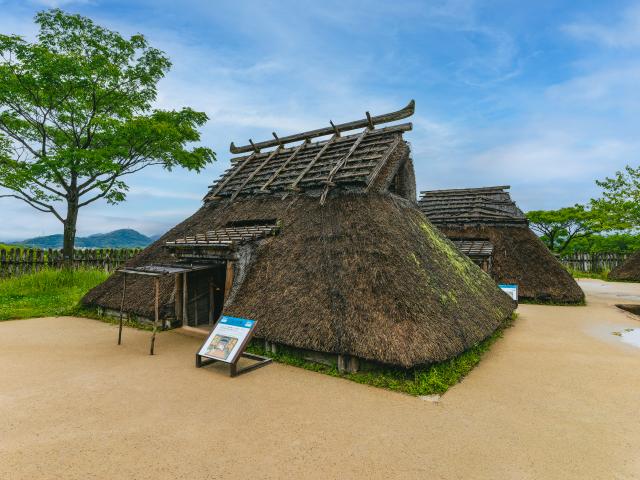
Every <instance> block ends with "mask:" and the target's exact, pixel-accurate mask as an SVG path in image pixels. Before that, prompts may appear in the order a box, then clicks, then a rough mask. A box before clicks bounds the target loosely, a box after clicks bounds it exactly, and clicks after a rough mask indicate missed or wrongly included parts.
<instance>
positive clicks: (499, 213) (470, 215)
mask: <svg viewBox="0 0 640 480" xmlns="http://www.w3.org/2000/svg"><path fill="white" fill-rule="evenodd" d="M509 188H510V187H509V186H508V185H505V186H499V187H484V188H462V189H452V190H430V191H425V192H421V198H420V201H419V204H420V209H421V210H422V211H423V212H424V214H425V215H426V216H427V217H428V218H429V220H430V221H431V223H433V224H434V225H437V226H443V225H446V226H453V225H457V226H469V225H496V226H507V225H527V219H526V217H525V216H524V213H522V210H520V209H519V208H518V207H517V205H516V204H515V202H514V201H513V200H511V196H510V195H509V192H507V190H508V189H509Z"/></svg>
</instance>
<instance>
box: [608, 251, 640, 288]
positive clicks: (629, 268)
mask: <svg viewBox="0 0 640 480" xmlns="http://www.w3.org/2000/svg"><path fill="white" fill-rule="evenodd" d="M608 278H609V279H610V280H618V281H624V282H640V251H637V252H635V253H634V254H633V255H631V256H630V257H629V258H627V259H626V260H625V261H624V262H623V263H622V264H621V265H618V266H617V267H616V268H614V269H613V270H611V272H609V277H608Z"/></svg>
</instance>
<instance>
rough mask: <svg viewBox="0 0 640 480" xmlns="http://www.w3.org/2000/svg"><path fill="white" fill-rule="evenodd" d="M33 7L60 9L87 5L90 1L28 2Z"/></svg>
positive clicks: (35, 0)
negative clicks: (68, 6) (74, 5)
mask: <svg viewBox="0 0 640 480" xmlns="http://www.w3.org/2000/svg"><path fill="white" fill-rule="evenodd" d="M30 3H32V4H34V5H42V6H43V7H47V8H60V7H66V6H67V5H73V4H76V5H87V4H90V3H92V1H91V0H30Z"/></svg>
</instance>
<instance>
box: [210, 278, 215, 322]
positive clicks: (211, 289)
mask: <svg viewBox="0 0 640 480" xmlns="http://www.w3.org/2000/svg"><path fill="white" fill-rule="evenodd" d="M209 275H211V274H209ZM214 306H215V305H214V300H213V278H211V276H209V325H213V310H214Z"/></svg>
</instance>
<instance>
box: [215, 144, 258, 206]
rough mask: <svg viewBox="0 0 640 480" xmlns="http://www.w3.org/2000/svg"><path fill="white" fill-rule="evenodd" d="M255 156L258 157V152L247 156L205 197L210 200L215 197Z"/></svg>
mask: <svg viewBox="0 0 640 480" xmlns="http://www.w3.org/2000/svg"><path fill="white" fill-rule="evenodd" d="M256 155H258V152H253V153H252V154H251V155H249V156H248V157H247V158H246V159H245V161H244V162H242V163H241V164H240V165H239V166H238V167H236V168H235V169H234V170H233V172H231V173H230V174H229V176H228V177H227V178H225V179H224V180H223V181H222V182H221V183H220V185H218V186H217V187H216V189H215V190H214V191H213V192H211V193H210V194H209V195H207V198H212V197H215V196H216V195H217V194H218V193H219V192H220V191H221V190H222V189H223V188H224V187H225V186H226V185H227V183H229V182H230V181H231V180H232V179H233V178H234V177H235V176H236V175H238V173H240V172H241V171H242V169H243V168H244V167H246V166H247V164H248V163H249V162H250V161H251V160H253V159H254V158H256Z"/></svg>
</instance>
